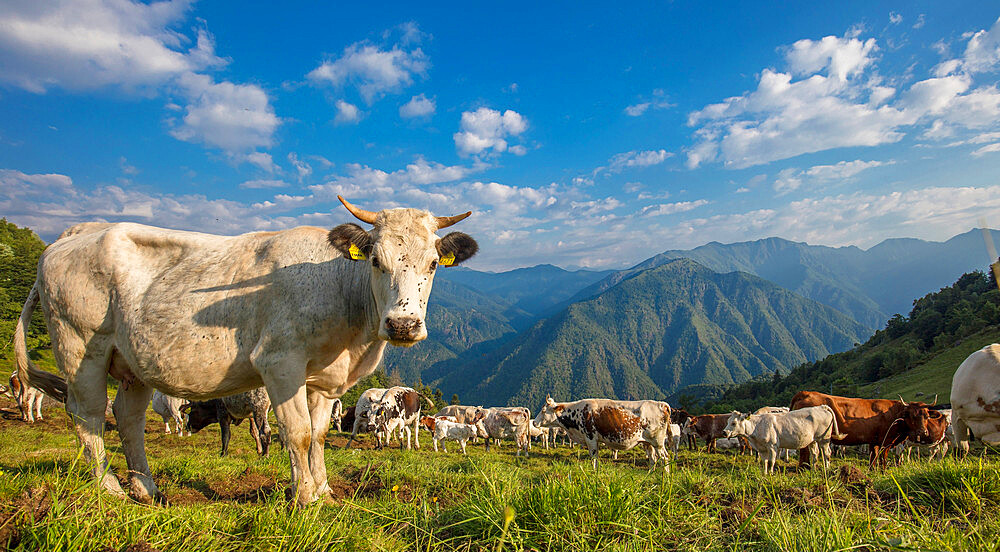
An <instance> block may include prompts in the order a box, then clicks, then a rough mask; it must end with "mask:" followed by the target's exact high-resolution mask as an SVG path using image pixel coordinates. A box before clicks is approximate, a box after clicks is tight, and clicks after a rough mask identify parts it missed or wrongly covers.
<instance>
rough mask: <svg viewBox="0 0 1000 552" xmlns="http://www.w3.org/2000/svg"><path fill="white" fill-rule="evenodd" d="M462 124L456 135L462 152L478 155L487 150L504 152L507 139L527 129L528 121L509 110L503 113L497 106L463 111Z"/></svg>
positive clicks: (455, 137) (460, 152) (459, 150)
mask: <svg viewBox="0 0 1000 552" xmlns="http://www.w3.org/2000/svg"><path fill="white" fill-rule="evenodd" d="M460 126H461V130H460V132H456V133H455V134H454V139H455V146H456V147H457V148H458V152H459V154H461V155H469V154H479V153H482V152H484V151H486V150H492V152H494V153H501V152H504V151H506V150H507V140H506V139H507V138H508V137H511V136H518V135H520V134H522V133H523V132H524V131H525V130H527V128H528V121H527V120H525V119H524V117H522V116H521V114H520V113H518V112H516V111H513V110H510V109H508V110H507V111H504V112H503V113H502V114H501V113H500V112H499V111H497V110H495V109H490V108H488V107H480V108H479V109H477V110H475V111H465V112H463V113H462V120H461V123H460Z"/></svg>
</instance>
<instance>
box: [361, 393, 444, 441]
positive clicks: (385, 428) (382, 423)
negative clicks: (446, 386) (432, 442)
mask: <svg viewBox="0 0 1000 552" xmlns="http://www.w3.org/2000/svg"><path fill="white" fill-rule="evenodd" d="M421 400H423V401H424V402H427V403H428V406H430V407H431V408H433V407H434V403H433V402H431V400H430V399H428V398H427V397H424V396H423V395H421V394H420V393H418V392H417V391H416V390H414V389H413V388H412V387H402V386H396V387H390V388H389V389H386V391H385V393H382V397H381V398H379V399H378V401H376V402H374V403H373V404H372V407H371V411H370V412H369V416H368V430H369V431H374V432H375V434H376V435H381V436H383V438H384V440H385V441H384V443H383V444H384V445H385V446H388V445H389V437H390V436H392V435H397V437H398V438H399V447H400V448H403V435H404V434H405V435H406V449H407V450H409V449H410V439H411V438H416V444H415V445H414V446H415V448H416V449H417V450H420V438H419V435H418V434H417V430H418V427H419V424H420V406H421V405H420V402H421Z"/></svg>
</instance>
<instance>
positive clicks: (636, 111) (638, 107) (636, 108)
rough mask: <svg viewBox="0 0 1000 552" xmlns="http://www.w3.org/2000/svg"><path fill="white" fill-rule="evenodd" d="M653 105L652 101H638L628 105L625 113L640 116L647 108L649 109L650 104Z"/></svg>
mask: <svg viewBox="0 0 1000 552" xmlns="http://www.w3.org/2000/svg"><path fill="white" fill-rule="evenodd" d="M651 105H653V104H651V103H650V102H642V103H637V104H635V105H630V106H627V107H626V108H625V114H626V115H628V116H629V117H639V116H640V115H642V114H643V113H645V112H646V110H647V109H649V106H651Z"/></svg>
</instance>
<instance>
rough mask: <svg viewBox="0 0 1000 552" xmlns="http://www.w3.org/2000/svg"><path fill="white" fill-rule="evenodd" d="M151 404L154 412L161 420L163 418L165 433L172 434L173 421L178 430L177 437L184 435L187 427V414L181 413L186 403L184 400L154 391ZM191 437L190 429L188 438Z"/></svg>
mask: <svg viewBox="0 0 1000 552" xmlns="http://www.w3.org/2000/svg"><path fill="white" fill-rule="evenodd" d="M150 402H151V406H152V407H153V412H156V413H157V414H159V415H160V417H161V418H163V432H164V433H168V434H169V433H170V420H173V421H174V428H175V429H176V430H177V435H184V426H185V425H187V413H186V412H181V406H183V405H184V402H185V401H184V399H178V398H177V397H171V396H170V395H167V394H164V393H162V392H160V391H158V390H155V389H154V390H153V399H152V400H151V401H150ZM190 435H191V430H190V429H188V436H190Z"/></svg>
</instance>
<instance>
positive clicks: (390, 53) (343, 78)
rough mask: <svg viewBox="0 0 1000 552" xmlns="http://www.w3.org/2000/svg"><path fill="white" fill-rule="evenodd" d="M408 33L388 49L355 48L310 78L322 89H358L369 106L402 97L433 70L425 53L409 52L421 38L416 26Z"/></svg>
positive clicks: (359, 44)
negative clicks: (393, 95)
mask: <svg viewBox="0 0 1000 552" xmlns="http://www.w3.org/2000/svg"><path fill="white" fill-rule="evenodd" d="M408 29H409V32H406V33H404V35H403V38H402V39H401V40H400V43H398V44H394V45H392V46H391V47H388V48H386V49H383V48H382V47H381V46H378V45H375V44H370V43H367V42H356V43H354V44H351V45H350V46H348V47H347V48H344V52H343V53H342V54H341V56H340V57H338V58H337V59H333V60H327V61H324V62H323V63H321V64H320V65H319V66H318V67H316V68H315V69H313V70H312V71H310V72H309V74H308V75H306V78H307V79H308V80H309V81H311V82H312V83H313V84H315V85H319V86H334V87H338V88H339V87H344V86H348V85H350V86H355V87H357V89H358V92H359V93H360V94H361V97H362V98H364V100H365V102H366V103H368V104H369V105H371V104H372V103H373V102H375V100H377V99H379V98H381V97H382V96H384V95H385V94H389V93H399V92H401V91H402V90H403V89H404V88H406V87H408V86H410V85H411V84H413V82H414V78H416V77H424V76H426V74H427V70H428V68H429V67H430V60H429V59H428V58H427V55H426V54H424V52H423V50H421V49H420V48H419V47H415V48H412V49H408V46H411V45H412V44H413V43H414V42H419V40H418V39H419V36H420V32H419V29H418V28H417V27H416V25H415V24H411V25H410V26H409V27H408ZM407 37H409V38H407Z"/></svg>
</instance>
